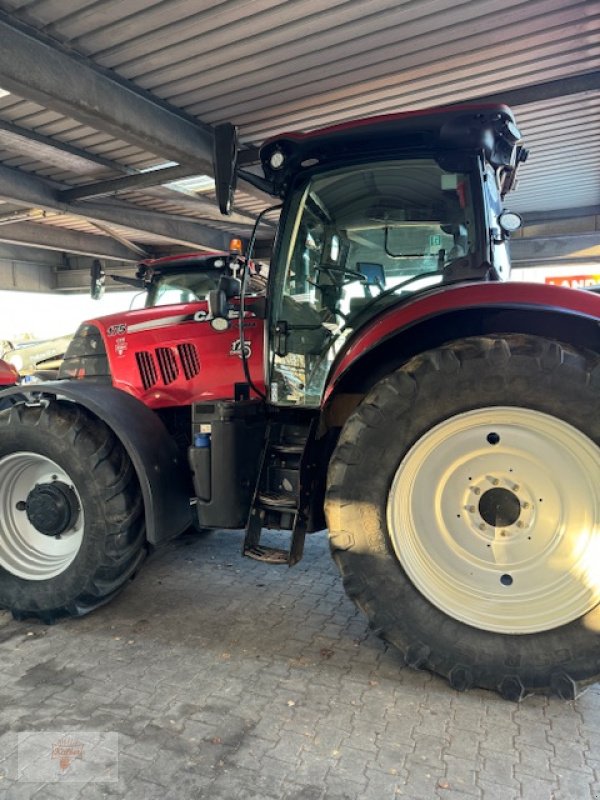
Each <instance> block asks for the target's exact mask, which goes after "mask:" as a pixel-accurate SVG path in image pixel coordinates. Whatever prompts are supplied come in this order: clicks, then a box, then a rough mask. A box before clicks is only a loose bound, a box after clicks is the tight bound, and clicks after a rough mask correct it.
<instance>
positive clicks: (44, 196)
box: [0, 48, 229, 250]
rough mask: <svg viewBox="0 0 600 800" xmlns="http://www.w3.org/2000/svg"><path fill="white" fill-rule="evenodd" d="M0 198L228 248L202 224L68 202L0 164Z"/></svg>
mask: <svg viewBox="0 0 600 800" xmlns="http://www.w3.org/2000/svg"><path fill="white" fill-rule="evenodd" d="M0 49H1V48H0ZM0 197H4V198H7V199H9V200H11V201H13V202H14V203H17V204H21V205H25V206H28V207H35V208H46V209H49V210H51V211H60V212H62V213H63V214H74V215H76V216H80V217H85V218H86V219H93V220H100V221H101V222H108V223H110V224H113V225H119V226H121V227H125V228H131V229H133V230H137V231H146V232H149V233H153V234H155V235H157V236H164V237H165V238H167V239H170V240H171V241H173V242H177V243H180V244H185V245H192V246H194V247H196V246H200V247H206V248H209V249H214V250H226V249H227V247H228V245H229V235H228V234H226V233H225V232H223V231H219V230H216V229H214V228H209V227H207V226H206V225H202V224H201V223H198V222H196V221H194V220H193V219H191V218H189V217H182V216H175V215H174V214H162V213H158V212H156V211H148V210H146V209H143V208H140V207H138V206H134V205H132V204H130V203H129V204H128V203H121V202H116V201H114V200H96V201H82V202H75V203H67V202H65V201H64V200H63V198H62V197H61V192H60V190H59V189H57V188H56V187H55V186H54V185H53V184H51V183H49V182H48V181H44V180H43V179H41V178H38V177H37V176H35V175H30V174H29V173H27V172H24V171H22V170H18V169H12V168H10V167H5V166H2V165H0ZM9 227H10V226H9Z"/></svg>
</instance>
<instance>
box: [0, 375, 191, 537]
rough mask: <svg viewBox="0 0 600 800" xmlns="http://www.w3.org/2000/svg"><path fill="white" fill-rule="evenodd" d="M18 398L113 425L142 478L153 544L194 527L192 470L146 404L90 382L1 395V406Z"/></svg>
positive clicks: (29, 388) (33, 387)
mask: <svg viewBox="0 0 600 800" xmlns="http://www.w3.org/2000/svg"><path fill="white" fill-rule="evenodd" d="M13 395H17V396H18V401H19V402H23V401H24V402H36V401H37V400H39V399H43V398H44V397H51V398H58V399H65V400H70V401H71V402H73V403H77V404H79V405H81V406H83V407H84V408H86V409H87V410H88V411H90V412H91V413H92V414H94V416H96V417H98V419H100V420H102V422H104V423H105V424H106V425H108V427H109V428H110V429H111V430H112V431H113V432H114V434H115V435H116V436H117V437H118V438H119V439H120V441H121V443H122V444H123V447H124V448H125V450H126V451H127V454H128V455H129V457H130V458H131V461H132V464H133V466H134V468H135V471H136V473H137V476H138V479H139V482H140V487H141V490H142V497H143V499H144V508H145V511H146V535H147V538H148V541H149V542H150V544H153V545H156V544H160V543H161V542H165V541H167V540H168V539H172V538H173V537H174V536H177V535H179V534H180V533H181V532H182V531H184V530H185V529H186V528H188V527H189V525H190V498H189V495H188V493H187V492H186V489H185V487H186V486H187V485H188V482H189V476H188V469H187V466H186V465H185V464H184V463H183V462H182V460H181V458H180V456H179V453H178V451H177V448H176V446H175V444H174V442H173V441H172V439H171V437H170V436H169V434H168V432H167V429H166V428H165V426H164V425H163V423H162V421H161V420H160V419H159V417H158V416H157V415H156V414H155V413H154V412H153V411H151V410H150V409H149V408H148V407H147V406H145V405H144V404H143V403H141V402H140V401H139V400H136V398H135V397H133V396H132V395H129V394H126V393H125V392H122V391H121V390H120V389H114V388H113V387H112V386H108V385H105V384H100V383H91V382H86V381H57V382H53V383H38V384H32V385H31V386H27V385H25V386H15V387H12V388H11V389H6V390H4V391H2V392H0V401H2V400H5V399H7V398H9V397H11V396H13Z"/></svg>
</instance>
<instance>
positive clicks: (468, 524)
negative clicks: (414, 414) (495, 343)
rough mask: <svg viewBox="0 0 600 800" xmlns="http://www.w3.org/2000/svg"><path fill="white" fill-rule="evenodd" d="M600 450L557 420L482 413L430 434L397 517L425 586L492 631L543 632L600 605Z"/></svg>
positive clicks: (449, 610) (405, 557) (503, 410)
mask: <svg viewBox="0 0 600 800" xmlns="http://www.w3.org/2000/svg"><path fill="white" fill-rule="evenodd" d="M599 476H600V449H599V448H598V446H597V445H596V444H595V443H594V442H592V441H591V439H589V438H588V437H587V436H585V434H583V433H581V431H579V430H577V429H576V428H574V427H573V426H572V425H570V424H568V423H567V422H564V421H562V420H559V419H557V418H556V417H553V416H550V415H548V414H544V413H542V412H538V411H533V410H530V409H525V408H518V407H493V408H485V409H475V410H473V411H469V412H466V413H463V414H458V415H456V416H453V417H450V418H449V419H447V420H445V421H443V422H441V423H439V424H438V425H436V426H435V427H434V428H432V429H431V430H430V431H428V432H427V433H426V434H425V435H424V436H423V437H421V438H420V439H419V440H418V441H417V442H416V443H415V444H414V445H413V446H412V447H411V449H410V450H409V451H408V452H407V454H406V455H405V457H404V458H403V460H402V462H401V464H400V466H399V467H398V470H397V472H396V474H395V476H394V479H393V481H392V486H391V489H390V493H389V498H388V506H387V523H388V531H389V535H390V539H391V542H392V546H393V548H394V551H395V553H396V556H397V557H398V560H399V561H400V563H401V565H402V567H403V568H404V570H405V571H406V573H407V574H408V576H409V578H410V579H411V581H412V582H413V584H414V585H415V586H416V587H417V588H418V589H419V591H420V592H421V593H422V594H423V595H424V596H425V597H426V598H427V599H428V600H429V601H430V602H431V603H433V604H434V605H435V606H437V607H438V608H439V609H440V610H442V611H443V612H444V613H445V614H447V615H449V616H450V617H452V618H454V619H457V620H459V621H461V622H464V623H466V624H468V625H471V626H473V627H475V628H479V629H482V630H488V631H494V632H498V633H507V634H515V633H517V634H523V633H538V632H541V631H545V630H551V629H554V628H557V627H559V626H561V625H564V624H567V623H569V622H572V621H573V620H575V619H578V618H579V617H581V616H582V615H584V614H586V613H587V612H588V611H590V610H591V609H592V608H594V607H595V606H596V605H597V604H598V602H599V601H600V499H599V495H598V488H597V483H598V478H599Z"/></svg>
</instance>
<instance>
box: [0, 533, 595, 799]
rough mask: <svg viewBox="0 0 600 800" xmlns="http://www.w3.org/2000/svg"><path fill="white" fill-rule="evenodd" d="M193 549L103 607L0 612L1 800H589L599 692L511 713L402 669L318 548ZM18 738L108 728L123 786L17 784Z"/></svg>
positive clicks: (178, 550)
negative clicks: (299, 555) (265, 555)
mask: <svg viewBox="0 0 600 800" xmlns="http://www.w3.org/2000/svg"><path fill="white" fill-rule="evenodd" d="M240 544H241V534H240V533H238V532H235V533H230V532H222V533H221V532H219V533H213V534H210V535H207V536H204V537H191V536H185V537H183V538H181V539H179V540H177V541H176V542H174V543H173V544H172V545H170V546H169V548H168V549H166V550H164V551H162V552H161V553H159V554H158V555H155V556H154V557H153V558H152V559H151V560H150V561H149V562H148V563H147V564H146V565H145V567H144V569H143V570H142V571H141V573H140V575H139V576H138V577H137V578H136V580H135V581H134V582H133V583H132V584H131V585H130V586H129V587H128V588H127V589H126V590H125V591H124V592H123V593H122V594H121V595H120V596H119V597H118V598H117V599H116V600H114V601H113V602H112V603H111V604H110V605H108V606H106V607H105V608H102V609H100V610H98V611H96V612H95V613H93V614H91V615H89V616H88V617H85V618H83V619H80V620H68V621H64V622H61V623H59V624H57V625H54V626H51V627H48V626H45V625H42V624H39V623H33V622H29V623H27V622H15V621H13V620H12V618H10V616H9V615H8V614H5V613H3V612H0V798H2V800H4V798H6V800H22V799H23V800H25V798H27V800H29V798H36V800H37V799H38V798H39V800H55V799H56V800H58V799H59V798H61V799H63V798H68V799H69V800H71V798H83V799H84V800H96V798H103V797H115V798H120V797H123V798H125V797H126V798H127V800H137V798H140V800H141V799H142V798H143V800H152V799H153V798H160V800H171V798H173V800H175V798H177V800H186V799H187V798H207V799H208V798H210V800H221V799H223V800H232V798H244V800H252V799H253V798H264V799H265V800H269V799H273V800H359V799H360V800H398V798H403V799H404V800H417V799H418V800H434V799H437V798H442V800H458V799H459V798H460V800H469V798H482V800H512V798H520V799H521V800H598V799H599V798H600V687H599V686H594V687H590V688H589V689H588V690H587V691H586V692H585V693H584V694H583V695H581V696H580V697H579V698H578V699H577V700H575V701H573V702H564V701H561V700H558V699H548V698H543V697H530V698H527V699H526V700H525V701H524V702H522V703H521V704H519V705H516V704H512V703H509V702H506V701H504V700H502V699H501V698H499V697H498V696H496V695H494V694H492V693H489V692H485V691H479V690H475V691H470V692H468V693H465V694H459V693H457V692H455V691H453V690H452V689H450V688H449V686H448V685H447V684H446V683H445V682H444V681H442V680H441V679H439V678H437V677H434V676H432V675H430V674H428V673H425V672H415V671H413V670H410V669H408V668H406V667H404V666H403V664H402V662H401V660H400V658H399V656H398V655H397V654H396V652H395V651H394V650H392V649H390V648H388V647H386V645H385V644H384V643H383V642H382V641H380V640H379V639H378V638H376V637H375V636H374V635H372V634H371V633H369V632H368V631H367V626H366V621H365V619H364V617H363V616H362V615H361V614H360V613H359V612H358V611H356V609H355V608H354V606H353V605H352V604H351V603H350V601H349V600H348V599H347V598H346V597H345V595H344V593H343V589H342V586H341V581H340V579H339V577H338V575H337V571H336V569H335V567H334V565H333V563H332V562H331V560H330V558H329V554H328V548H327V542H326V537H325V534H317V535H314V536H312V537H309V539H308V542H307V548H306V555H305V558H304V560H303V561H302V562H301V563H300V564H299V565H298V566H297V567H295V568H294V569H292V570H291V571H290V570H287V568H285V567H276V566H267V565H264V564H260V563H257V562H253V561H249V560H247V559H241V558H240V556H239V550H240ZM24 731H38V732H41V731H68V732H77V731H92V732H93V731H97V732H113V733H117V734H118V743H119V754H118V770H119V778H118V781H115V782H110V783H99V782H94V781H93V780H90V781H89V782H88V783H77V784H76V783H69V782H66V781H65V782H60V781H55V782H43V781H38V782H25V781H24V780H22V778H20V777H19V776H20V772H19V769H18V766H19V765H18V760H17V757H18V749H17V736H18V734H19V732H24Z"/></svg>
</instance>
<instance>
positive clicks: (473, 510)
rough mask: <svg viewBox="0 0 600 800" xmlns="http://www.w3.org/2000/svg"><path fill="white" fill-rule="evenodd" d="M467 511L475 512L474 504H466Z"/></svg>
mask: <svg viewBox="0 0 600 800" xmlns="http://www.w3.org/2000/svg"><path fill="white" fill-rule="evenodd" d="M467 511H468V512H469V513H470V514H474V513H475V506H467Z"/></svg>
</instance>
